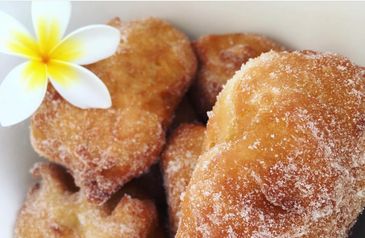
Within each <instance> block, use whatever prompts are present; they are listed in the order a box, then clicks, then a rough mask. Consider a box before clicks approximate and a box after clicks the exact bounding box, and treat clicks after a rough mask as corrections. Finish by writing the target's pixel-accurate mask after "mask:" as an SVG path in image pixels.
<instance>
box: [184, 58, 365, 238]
mask: <svg viewBox="0 0 365 238" xmlns="http://www.w3.org/2000/svg"><path fill="white" fill-rule="evenodd" d="M364 115H365V71H364V70H363V69H361V68H360V67H358V66H356V65H353V64H352V63H351V62H350V61H349V60H348V59H346V58H343V57H341V56H338V55H335V54H329V53H316V52H310V51H306V52H293V53H288V52H282V53H276V52H270V53H266V54H263V55H261V56H260V57H258V58H256V59H253V60H250V61H249V62H248V63H247V64H246V65H244V66H243V67H242V69H241V70H240V71H239V72H237V73H236V74H235V76H234V77H233V78H232V79H231V80H229V81H228V83H227V85H226V86H225V88H224V89H223V91H222V92H221V93H220V94H219V96H218V100H217V103H216V105H215V106H214V108H213V111H212V113H211V115H210V118H209V121H208V125H207V131H206V139H205V141H204V148H205V149H206V151H205V152H204V153H203V154H202V155H201V156H200V157H199V159H198V162H197V164H196V167H195V170H194V172H193V175H192V178H191V180H190V183H189V186H188V188H187V191H186V194H185V196H184V200H183V202H182V216H181V221H180V225H179V228H178V232H177V237H184V238H186V237H212V238H214V237H265V238H271V237H275V238H276V237H281V238H286V237H287V238H292V237H306V238H309V237H310V238H318V237H319V238H328V237H331V238H337V237H338V238H339V237H347V235H348V231H349V229H350V227H351V226H352V225H353V224H354V222H355V221H356V218H357V216H358V215H359V214H360V213H361V211H362V210H363V207H364V206H365V193H364V192H365V179H364V178H365V156H364V153H365V148H364V145H365V141H364V139H365V135H364V132H365V117H364Z"/></svg>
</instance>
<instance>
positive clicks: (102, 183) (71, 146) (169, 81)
mask: <svg viewBox="0 0 365 238" xmlns="http://www.w3.org/2000/svg"><path fill="white" fill-rule="evenodd" d="M111 25H113V26H114V27H117V28H118V29H119V30H120V32H121V43H120V46H119V49H118V51H117V53H116V54H115V55H113V56H112V57H110V58H108V59H105V60H103V61H100V62H97V63H95V64H93V65H90V66H88V68H89V69H90V70H91V71H93V72H94V73H95V74H97V75H98V76H99V77H100V78H101V79H102V80H103V82H104V83H105V84H106V86H107V87H108V89H109V92H110V94H111V97H112V103H113V106H112V108H110V109H108V110H91V109H90V110H81V109H78V108H75V107H73V106H72V105H70V104H69V103H67V102H66V101H65V100H63V99H62V98H61V97H60V96H59V95H58V94H57V93H56V92H55V91H54V90H53V89H52V88H51V87H50V88H49V90H48V93H47V96H46V98H45V101H44V102H43V104H42V105H41V106H40V109H39V110H38V111H37V113H36V114H35V115H34V117H33V119H32V125H31V131H32V144H33V147H34V148H35V150H36V151H37V152H38V153H39V154H40V155H42V156H44V157H46V158H48V159H49V160H51V161H54V162H57V163H60V164H62V165H64V166H66V167H67V168H68V169H70V171H71V172H72V174H73V176H74V177H75V180H76V184H77V185H78V186H79V187H80V188H81V190H82V191H83V192H84V193H85V194H86V195H87V197H88V199H89V200H90V201H94V202H97V203H103V202H105V201H106V200H107V199H108V198H109V197H110V196H111V194H113V193H114V192H116V191H117V190H118V188H120V187H121V186H122V185H123V184H125V183H126V182H127V181H129V180H130V179H131V178H133V177H136V176H138V175H140V174H141V173H143V172H145V171H146V170H147V169H148V168H149V167H150V166H151V165H152V164H153V163H155V162H156V161H157V159H158V155H159V153H160V152H161V150H162V147H163V145H164V137H165V130H166V128H167V126H168V125H169V123H170V121H171V120H172V117H173V113H174V110H175V108H176V106H177V104H178V103H179V102H180V100H181V98H182V96H183V95H184V94H185V92H186V90H187V88H188V86H189V85H190V83H191V80H192V77H193V75H194V73H195V70H196V58H195V56H194V53H193V50H192V48H191V46H190V41H189V39H188V38H187V37H186V36H185V35H184V34H183V33H182V32H180V31H178V30H177V29H175V28H174V27H173V26H171V25H170V24H168V23H167V22H165V21H162V20H158V19H154V18H148V19H144V20H138V21H131V22H127V23H121V22H120V21H119V19H114V20H113V21H112V23H111Z"/></svg>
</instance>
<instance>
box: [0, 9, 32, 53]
mask: <svg viewBox="0 0 365 238" xmlns="http://www.w3.org/2000/svg"><path fill="white" fill-rule="evenodd" d="M0 24H1V26H0V52H1V53H5V54H11V55H17V56H22V57H26V58H33V57H35V56H36V55H37V49H38V46H37V43H36V41H35V39H34V38H33V36H32V35H31V34H30V33H29V32H28V31H27V29H26V28H25V27H24V26H23V25H22V24H21V23H20V22H18V21H17V20H16V19H15V18H13V17H12V16H10V15H8V14H6V13H4V12H2V11H0Z"/></svg>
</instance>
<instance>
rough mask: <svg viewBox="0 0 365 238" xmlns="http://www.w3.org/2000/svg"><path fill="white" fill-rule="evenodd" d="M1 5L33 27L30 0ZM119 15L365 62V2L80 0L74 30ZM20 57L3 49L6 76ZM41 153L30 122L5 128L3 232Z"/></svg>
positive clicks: (1, 139) (0, 177)
mask: <svg viewBox="0 0 365 238" xmlns="http://www.w3.org/2000/svg"><path fill="white" fill-rule="evenodd" d="M0 10H3V11H5V12H7V13H10V14H11V15H13V16H14V17H16V18H17V19H19V20H20V21H21V22H22V23H24V24H25V25H26V26H27V27H29V29H30V28H31V26H32V23H31V18H30V3H29V2H0ZM113 16H119V17H120V18H121V19H122V20H130V19H135V18H143V17H148V16H156V17H161V18H164V19H166V20H169V21H171V22H172V23H173V24H175V25H176V26H177V27H178V28H180V29H181V30H183V31H185V32H186V33H187V34H188V35H189V36H190V37H192V38H196V37H198V36H200V35H204V34H210V33H225V32H255V33H262V34H265V35H268V36H270V37H272V38H274V39H276V40H278V41H279V42H282V43H283V44H285V45H286V46H288V47H290V48H292V49H313V50H320V51H333V52H338V53H340V54H343V55H346V56H348V57H349V58H350V59H352V60H353V61H354V62H356V63H358V64H361V65H365V2H363V3H362V2H352V3H349V2H348V3H346V2H342V3H341V2H340V3H338V2H337V3H331V2H325V3H316V2H303V3H301V2H280V3H275V2H243V3H239V2H231V3H220V2H200V3H198V2H185V3H183V2H174V3H173V2H160V3H153V2H135V3H131V2H129V3H128V2H104V3H100V2H75V3H73V13H72V19H71V24H70V27H69V31H70V30H73V29H76V28H78V27H80V26H83V25H87V24H92V23H103V22H106V21H107V20H108V19H110V18H111V17H113ZM1 24H2V23H1V22H0V27H1ZM19 62H20V61H19V60H18V59H15V58H12V57H8V56H3V55H0V81H1V80H2V79H3V78H4V77H5V75H6V74H7V72H9V70H10V69H11V68H12V67H13V66H14V65H16V64H17V63H19ZM38 159H39V158H38V157H37V155H36V154H35V153H34V152H33V150H32V148H31V146H30V143H29V132H28V123H27V122H25V123H22V124H19V125H17V126H14V127H10V128H0V238H10V237H12V229H13V224H14V221H15V216H16V212H17V210H18V208H19V207H20V206H21V202H22V200H23V199H24V196H25V193H26V191H27V189H28V185H29V183H30V182H31V177H30V175H29V173H28V170H29V169H30V168H31V166H32V164H33V163H34V162H35V161H36V160H38Z"/></svg>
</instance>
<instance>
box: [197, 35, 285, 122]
mask: <svg viewBox="0 0 365 238" xmlns="http://www.w3.org/2000/svg"><path fill="white" fill-rule="evenodd" d="M193 46H194V48H195V52H196V54H197V56H198V60H199V64H200V66H199V67H200V68H199V71H198V75H197V79H196V81H195V82H194V84H193V87H192V90H191V91H192V96H193V99H194V102H195V106H196V107H197V110H198V111H199V113H200V114H201V115H204V117H206V113H207V111H210V110H211V109H212V107H213V105H214V103H215V102H216V97H217V95H218V93H219V92H220V91H221V90H222V87H223V85H224V84H225V83H226V82H227V80H228V79H230V78H231V77H232V76H233V74H234V72H235V71H237V70H239V69H240V67H241V65H242V64H244V63H246V62H247V61H248V60H249V59H250V58H255V57H257V56H259V55H260V54H261V53H264V52H267V51H270V50H277V51H281V50H283V49H284V48H283V47H282V46H281V45H279V44H278V43H276V42H274V41H272V40H270V39H268V38H266V37H264V36H260V35H255V34H239V33H237V34H224V35H207V36H203V37H201V38H199V39H198V40H197V41H196V42H194V43H193Z"/></svg>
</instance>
